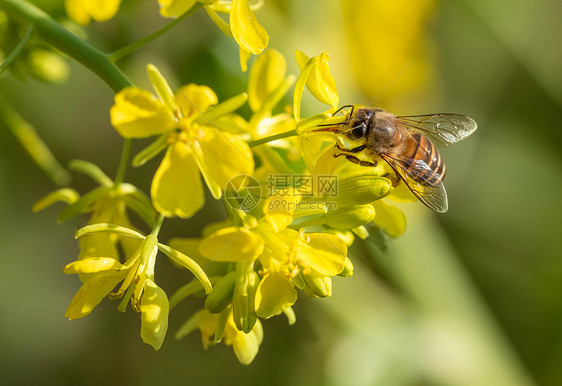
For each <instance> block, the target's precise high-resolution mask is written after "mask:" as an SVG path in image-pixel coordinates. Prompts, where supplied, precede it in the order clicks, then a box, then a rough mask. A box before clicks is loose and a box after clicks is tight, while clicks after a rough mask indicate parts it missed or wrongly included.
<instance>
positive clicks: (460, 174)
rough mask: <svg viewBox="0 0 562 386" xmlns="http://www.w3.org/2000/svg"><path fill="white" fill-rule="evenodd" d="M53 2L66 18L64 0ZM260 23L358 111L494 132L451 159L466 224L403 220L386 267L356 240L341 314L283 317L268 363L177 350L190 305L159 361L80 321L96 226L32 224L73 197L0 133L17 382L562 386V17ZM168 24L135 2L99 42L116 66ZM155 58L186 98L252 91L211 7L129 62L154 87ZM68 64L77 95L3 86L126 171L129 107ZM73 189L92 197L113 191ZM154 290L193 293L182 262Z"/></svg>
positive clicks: (414, 217)
mask: <svg viewBox="0 0 562 386" xmlns="http://www.w3.org/2000/svg"><path fill="white" fill-rule="evenodd" d="M36 3H38V4H39V5H40V6H42V7H44V9H46V10H48V11H49V12H50V13H51V14H55V15H57V16H60V17H62V16H63V8H62V3H61V2H60V1H54V0H51V1H48V0H44V1H36ZM256 15H257V18H258V20H259V21H260V23H261V24H262V25H263V26H265V27H266V29H267V30H268V32H269V34H270V45H269V46H270V47H272V48H276V49H278V50H279V51H281V52H282V53H283V54H284V55H285V56H286V58H287V60H288V62H289V68H290V71H291V72H292V73H298V68H297V67H296V63H295V61H294V50H295V49H300V50H302V51H304V52H305V53H306V54H307V55H309V56H313V55H318V54H320V53H321V52H322V51H326V50H327V51H329V52H330V54H331V69H332V73H333V75H334V78H335V80H336V84H337V86H338V90H339V92H340V100H341V104H342V105H343V104H349V103H355V104H361V103H363V104H373V105H376V106H379V107H382V108H385V109H387V110H390V111H392V112H394V113H396V114H403V115H413V114H422V113H429V112H458V113H463V114H466V115H469V116H471V117H473V118H474V119H475V120H476V121H477V122H478V124H479V129H478V131H477V132H476V134H474V135H473V136H471V137H470V138H469V139H467V140H465V141H463V142H461V143H460V144H458V145H456V146H454V147H452V148H450V149H447V150H444V151H443V156H444V158H445V160H446V161H447V166H448V177H447V180H446V186H447V189H448V193H449V201H450V209H449V212H448V213H447V214H444V215H436V214H434V213H431V212H430V210H429V209H427V208H425V207H423V206H422V205H421V204H419V203H414V204H404V205H403V206H401V207H402V208H403V209H404V211H405V213H406V216H407V219H408V229H407V231H406V234H405V235H404V236H402V237H400V238H398V239H396V240H392V241H390V242H389V248H388V251H387V253H382V252H381V251H380V250H379V249H378V248H376V247H375V246H374V245H373V243H371V242H365V243H357V244H356V245H355V246H354V247H353V249H352V251H351V255H352V257H353V259H354V261H355V262H356V273H355V275H354V277H353V278H347V279H342V278H336V279H335V281H334V295H333V296H332V297H331V298H329V299H322V300H310V299H305V298H304V297H301V298H300V300H299V302H298V303H297V305H296V307H295V311H296V314H297V324H296V325H294V326H292V327H291V326H288V325H287V323H286V319H285V318H284V317H278V318H274V319H271V320H268V321H266V322H265V323H264V330H265V338H264V341H263V343H262V345H261V349H260V353H259V354H258V357H257V358H256V360H255V361H254V362H253V364H252V365H250V366H249V367H244V366H242V365H240V364H239V363H238V362H237V360H236V358H235V356H234V354H233V353H232V350H231V348H228V347H225V346H224V345H219V346H217V347H214V348H212V349H210V350H207V351H204V350H203V349H202V347H201V342H200V337H199V335H198V334H192V335H191V336H189V337H188V338H187V339H185V340H182V341H175V340H174V339H173V336H172V335H173V332H174V331H175V330H176V329H177V327H178V326H179V325H180V324H181V323H182V322H183V321H184V320H185V319H186V318H187V317H189V315H191V313H192V312H193V311H194V310H195V309H196V308H197V304H195V303H196V302H192V303H191V304H190V302H184V304H181V305H180V306H179V307H177V309H175V310H174V312H173V313H172V314H171V321H170V330H169V334H168V337H167V339H166V341H165V342H164V345H163V347H162V349H161V350H160V352H155V351H154V350H153V349H152V348H151V347H149V346H148V345H145V344H143V343H142V341H141V339H140V337H139V328H140V322H139V318H138V315H136V314H134V313H132V312H127V313H126V314H120V313H117V312H115V304H113V303H111V302H109V301H107V300H106V301H104V302H103V303H102V304H101V305H100V306H99V307H98V308H97V309H96V310H95V312H94V313H93V314H92V315H90V316H88V317H87V318H85V319H82V320H78V321H73V322H68V321H67V320H66V319H65V318H64V311H65V309H66V307H67V305H68V304H69V302H70V300H71V299H72V297H73V296H74V293H75V292H76V290H77V289H78V288H79V286H80V283H79V282H78V280H77V278H76V277H74V276H65V275H63V274H62V272H61V269H62V267H63V266H64V265H65V264H67V263H68V262H70V261H72V260H74V259H75V258H76V256H77V254H78V248H77V244H76V242H75V241H74V240H73V239H72V234H73V232H74V230H75V229H76V228H78V227H80V226H81V225H82V224H83V222H84V221H85V218H80V219H76V220H74V221H71V222H69V223H65V224H63V225H57V224H56V219H55V218H56V215H57V213H58V211H59V210H60V209H61V207H60V206H57V207H53V208H50V209H48V210H46V211H44V212H41V213H39V214H32V213H31V205H32V203H33V202H35V201H36V200H37V199H38V198H40V197H42V196H44V195H45V194H47V193H48V192H50V191H52V190H54V189H55V188H56V186H55V185H54V184H53V183H52V182H51V181H50V180H49V179H48V178H47V177H46V176H45V175H44V174H43V173H42V172H41V171H40V170H39V169H38V167H37V166H36V164H34V163H33V161H32V160H31V159H30V157H29V156H28V155H27V154H25V153H24V151H22V148H21V146H20V144H19V143H18V142H17V141H16V139H15V138H14V137H13V135H12V134H11V133H10V132H9V131H8V130H6V128H5V127H4V126H0V203H1V204H0V205H1V206H0V214H1V216H0V218H1V222H0V248H1V249H0V250H1V259H0V270H1V272H2V280H1V281H0V283H1V284H0V286H1V287H0V289H1V291H2V293H3V295H2V297H1V299H2V300H1V302H2V303H1V309H2V317H1V319H0V334H1V341H2V350H1V354H0V382H1V383H2V384H99V383H102V382H103V383H107V384H117V383H125V384H147V385H149V384H157V383H163V384H193V385H214V384H225V383H233V382H234V383H235V384H244V385H254V384H255V385H257V384H268V385H269V384H270V385H278V384H279V385H285V384H296V385H304V384H306V385H343V384H346V385H484V384H486V385H529V384H540V385H560V384H562V370H561V368H562V328H561V324H562V280H561V279H562V253H561V252H560V249H561V242H560V235H561V234H562V226H561V225H560V224H561V221H560V219H559V217H560V216H561V215H562V199H561V192H562V173H561V171H560V170H561V169H560V168H561V167H562V161H561V160H562V159H561V157H560V149H561V146H562V137H561V136H560V135H559V131H560V125H561V122H562V109H561V105H562V87H561V86H562V71H560V68H562V39H561V37H562V24H560V23H559V19H560V16H562V3H560V2H559V1H555V0H542V1H540V2H535V1H531V0H514V1H510V2H506V1H501V0H486V1H485V0H470V1H469V0H466V1H460V0H451V1H439V2H438V1H415V0H409V1H406V0H400V1H395V2H387V1H382V0H380V1H378V0H377V1H360V0H354V1H343V0H342V1H336V0H330V1H327V0H307V1H299V0H287V1H281V0H278V1H270V0H266V1H265V5H264V7H263V9H261V10H260V11H257V13H256ZM165 23H166V21H165V20H164V19H162V18H161V17H160V16H159V15H158V13H157V4H156V1H155V0H154V1H148V0H146V1H135V0H130V1H125V2H124V4H123V5H122V8H121V10H120V12H119V14H118V16H117V17H116V18H115V19H113V20H112V21H109V22H107V23H103V24H92V25H90V26H89V27H87V28H86V31H87V33H88V36H89V39H90V40H91V41H92V42H93V43H94V44H95V45H96V46H98V47H100V48H101V49H103V50H106V51H111V50H113V49H116V48H119V47H121V46H123V45H125V44H127V43H129V42H131V41H133V40H135V39H138V38H140V37H142V36H144V35H146V34H148V33H150V32H151V31H153V30H155V29H157V28H158V27H160V26H162V25H163V24H165ZM148 62H150V63H154V64H155V65H157V66H158V67H159V68H160V70H161V71H162V72H163V73H165V74H167V76H168V77H169V78H170V79H171V81H172V83H174V84H175V85H177V86H179V85H181V84H185V83H188V82H195V83H199V84H207V85H209V86H211V87H212V88H213V89H214V90H215V91H216V92H217V94H218V95H219V98H220V99H224V98H227V97H230V96H233V95H235V94H237V93H239V92H241V91H244V89H245V87H246V84H247V76H248V75H247V73H242V72H241V71H240V69H239V65H238V52H237V47H236V45H235V43H234V41H232V40H231V39H228V38H226V37H225V36H224V35H222V34H221V33H220V32H219V31H218V29H217V28H216V27H215V26H214V25H213V24H212V23H211V22H210V20H209V19H208V18H207V16H206V15H205V14H204V13H203V12H199V13H197V14H196V15H195V16H193V17H191V18H190V19H188V20H187V21H185V22H184V23H182V24H181V25H180V26H179V27H177V28H175V29H173V30H172V31H171V32H169V33H168V34H166V35H165V36H163V37H162V38H160V39H158V40H156V41H154V42H153V43H151V44H149V45H148V46H146V47H144V48H142V49H141V50H139V51H138V52H137V53H135V54H133V55H131V56H130V57H127V58H125V59H123V60H122V61H120V62H119V65H120V66H121V68H123V70H124V71H125V72H126V73H127V74H128V75H129V76H130V77H131V79H132V80H133V81H134V82H135V84H137V85H139V86H144V87H148V81H147V77H146V75H145V66H146V63H148ZM69 64H70V74H69V79H68V80H67V81H66V82H65V83H62V84H59V85H48V84H45V83H40V82H38V81H35V80H32V79H29V78H28V79H22V78H21V77H17V76H14V74H10V73H5V74H3V75H2V76H1V77H0V90H1V92H2V94H3V95H4V96H5V97H6V98H7V99H9V101H10V103H11V104H13V106H15V109H16V110H17V111H18V112H19V113H21V114H22V115H23V116H24V117H25V118H26V119H27V120H29V122H31V123H32V124H33V125H34V126H35V127H36V129H37V130H38V132H39V133H40V135H41V137H42V138H43V139H44V141H45V142H46V143H47V144H48V145H49V147H50V148H51V149H52V150H53V152H54V153H55V155H56V156H57V157H58V158H59V160H60V161H61V162H62V163H63V164H66V163H67V162H68V161H69V160H71V159H75V158H79V159H85V160H89V161H92V162H95V163H96V164H98V165H100V167H101V168H102V169H103V170H105V171H106V172H107V173H108V174H109V175H114V174H115V171H116V167H117V164H118V160H119V155H120V151H121V145H122V139H121V138H120V137H119V136H118V135H117V134H116V132H115V131H114V130H113V129H112V128H111V126H110V124H109V114H108V110H109V107H110V106H111V105H112V100H113V99H112V98H113V94H112V92H111V90H110V89H109V88H108V87H107V86H106V85H105V84H103V83H102V82H101V81H100V80H99V79H97V78H96V77H95V76H94V75H92V74H91V73H89V72H88V71H87V70H85V69H84V68H82V67H81V66H79V65H77V64H76V63H74V62H72V61H71V60H69ZM381 92H382V93H381ZM378 94H380V95H378ZM374 97H376V98H375V99H374V100H373V98H374ZM318 108H319V106H317V105H310V106H305V112H306V113H309V114H312V113H315V112H318V111H320V110H318ZM144 145H146V143H145V142H143V141H137V142H136V143H134V145H133V146H134V147H133V151H134V152H135V153H136V151H138V150H140V149H141V148H142V147H143V146H144ZM157 164H158V163H157V160H153V161H152V162H150V163H149V164H148V165H147V166H145V167H144V168H140V169H132V168H131V169H129V170H128V171H127V176H126V180H128V181H130V182H133V183H135V184H136V185H137V186H139V187H141V188H143V189H145V191H146V190H148V187H149V184H150V177H151V174H152V173H153V172H154V170H155V168H156V167H157ZM73 177H74V180H73V186H75V187H76V188H77V189H78V190H79V191H80V192H81V193H84V192H87V191H88V190H90V189H92V188H93V187H94V185H93V183H92V182H91V181H90V180H88V179H87V178H85V177H83V176H80V175H74V176H73ZM223 216H224V214H223V213H222V210H221V208H220V205H213V204H211V205H208V208H207V209H206V210H205V211H204V212H201V213H199V214H198V215H197V216H196V217H194V218H193V219H192V220H189V221H179V220H172V221H170V222H167V223H166V225H165V229H164V230H163V233H162V235H163V237H164V239H166V238H167V237H170V236H172V235H174V236H175V235H180V236H194V237H196V236H198V233H199V229H200V225H201V224H202V223H209V222H212V221H215V220H219V219H221V218H223ZM156 275H157V276H158V278H159V281H160V282H162V283H164V284H163V287H164V289H165V290H166V291H167V292H168V293H171V292H173V291H174V290H175V289H177V288H178V287H179V286H181V285H182V284H184V283H185V282H186V280H189V279H190V277H189V275H188V274H187V273H186V272H184V271H177V270H176V269H175V268H174V267H172V266H171V264H169V263H168V262H166V261H165V260H164V259H161V260H160V264H158V266H157V273H156Z"/></svg>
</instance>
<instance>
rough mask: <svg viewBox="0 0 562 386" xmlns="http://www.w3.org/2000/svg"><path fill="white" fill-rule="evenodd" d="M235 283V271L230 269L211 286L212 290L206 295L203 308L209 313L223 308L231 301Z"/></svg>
mask: <svg viewBox="0 0 562 386" xmlns="http://www.w3.org/2000/svg"><path fill="white" fill-rule="evenodd" d="M235 285H236V272H234V271H232V272H230V273H229V274H227V275H226V276H223V277H222V278H221V279H220V280H219V281H217V282H216V283H215V285H214V286H213V291H212V292H211V293H210V294H209V296H207V300H206V301H205V308H206V309H208V310H209V312H211V313H217V312H221V311H222V310H224V309H225V308H226V307H227V306H228V305H229V304H230V303H231V302H232V296H233V294H234V286H235Z"/></svg>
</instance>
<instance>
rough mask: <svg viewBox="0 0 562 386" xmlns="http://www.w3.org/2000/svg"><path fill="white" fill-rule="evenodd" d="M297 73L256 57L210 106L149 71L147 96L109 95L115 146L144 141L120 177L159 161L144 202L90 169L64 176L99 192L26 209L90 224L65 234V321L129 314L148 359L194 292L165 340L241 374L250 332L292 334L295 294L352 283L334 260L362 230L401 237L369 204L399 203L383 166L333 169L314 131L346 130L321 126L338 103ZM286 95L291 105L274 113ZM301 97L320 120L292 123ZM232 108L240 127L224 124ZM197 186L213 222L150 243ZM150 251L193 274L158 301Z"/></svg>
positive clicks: (343, 261) (257, 336)
mask: <svg viewBox="0 0 562 386" xmlns="http://www.w3.org/2000/svg"><path fill="white" fill-rule="evenodd" d="M297 61H298V63H299V65H300V67H301V73H300V75H299V76H298V77H297V78H295V77H294V76H292V75H287V73H286V67H287V65H286V62H285V58H284V57H283V56H282V55H281V54H280V53H279V52H277V51H275V50H272V49H270V50H268V51H265V52H264V53H263V54H262V55H260V56H259V57H258V58H257V59H256V60H255V62H254V64H253V66H252V69H251V71H250V77H249V85H248V90H247V92H243V93H240V94H239V95H236V96H234V97H232V98H230V99H227V100H226V101H223V102H220V103H219V101H218V98H217V96H216V94H215V93H214V92H213V90H211V89H210V88H209V87H207V86H204V85H196V84H187V85H185V86H182V87H179V88H177V89H176V90H175V91H174V90H173V88H174V87H173V86H171V85H170V84H169V82H168V81H167V80H166V78H165V77H164V75H162V74H161V73H160V72H159V71H158V69H157V68H156V67H154V66H153V65H148V67H147V72H148V77H149V79H150V82H151V84H152V86H153V88H154V94H153V93H151V92H150V91H147V90H144V89H141V88H138V87H127V88H125V89H123V90H122V91H120V92H119V93H117V94H116V96H115V103H114V105H113V106H112V107H111V110H110V116H111V122H112V124H113V126H114V127H115V130H117V132H118V133H119V134H121V135H122V136H123V137H125V138H127V139H129V140H130V139H132V138H143V137H150V136H154V137H156V139H155V141H154V142H153V143H152V144H150V145H149V146H148V147H146V148H145V149H144V150H142V151H140V152H139V153H138V154H137V155H136V156H135V157H134V159H133V165H134V166H137V167H139V166H142V165H144V164H145V163H146V162H147V161H148V160H150V159H151V158H153V157H155V156H156V155H157V154H159V153H160V152H165V155H164V157H163V159H162V161H161V163H160V166H159V167H158V168H157V170H156V172H155V174H154V177H153V180H152V186H151V189H150V193H151V194H150V199H149V198H148V197H147V196H145V195H144V194H143V193H142V192H140V191H139V190H138V189H136V188H135V187H134V186H132V185H130V184H127V183H121V182H116V181H112V180H111V179H110V178H109V177H107V176H106V175H105V174H104V173H103V172H102V171H101V170H99V168H97V167H95V166H94V165H92V164H89V163H87V162H84V161H74V162H73V163H72V164H71V167H72V168H73V169H74V170H76V171H80V172H83V173H86V174H88V175H90V176H91V177H92V178H93V179H94V180H95V181H96V182H97V183H99V185H100V186H99V187H98V188H96V189H94V190H93V191H91V192H89V193H87V194H85V195H83V196H82V197H80V196H79V194H78V193H77V192H75V191H73V190H69V189H61V190H59V191H56V192H54V193H52V194H51V195H49V196H47V197H46V198H45V199H43V200H42V201H40V202H39V203H38V204H37V206H36V208H35V209H42V208H44V207H45V206H47V205H49V204H51V203H52V202H54V201H57V200H59V201H65V202H67V203H68V204H69V205H68V206H67V208H66V209H65V210H64V211H63V212H62V213H61V215H60V216H59V220H61V221H64V220H66V219H68V218H71V217H73V216H75V215H78V214H80V213H84V212H89V213H91V217H90V220H89V222H88V223H89V225H87V226H86V227H84V228H82V229H81V230H79V231H78V232H77V234H76V237H79V238H80V247H81V253H80V256H79V257H78V260H77V261H75V262H73V263H70V264H68V265H67V266H66V267H65V268H64V272H65V273H68V274H71V273H76V274H79V275H80V278H81V279H82V281H83V282H84V284H83V286H82V287H81V288H80V290H79V291H78V293H77V294H76V296H75V297H74V299H73V300H72V302H71V304H70V305H69V307H68V310H67V312H66V316H67V317H68V318H69V319H78V318H81V317H84V316H86V315H88V314H89V313H91V312H92V310H93V309H94V308H95V306H96V305H97V304H99V303H100V302H101V301H102V300H103V299H104V298H105V297H109V298H110V299H121V302H120V305H119V306H118V309H119V310H120V311H124V310H125V309H126V307H127V304H129V302H130V304H131V306H132V309H133V310H134V311H137V312H140V314H141V320H142V327H141V337H142V339H143V341H145V342H146V343H149V344H150V345H152V346H153V347H154V348H155V349H159V348H160V346H161V345H162V342H163V340H164V337H165V335H166V330H167V325H168V314H169V311H170V310H171V309H173V308H174V307H176V306H177V305H178V303H179V302H180V301H182V300H184V299H185V298H187V297H188V296H189V295H192V294H195V293H202V292H204V293H206V294H207V296H206V298H205V302H204V305H202V308H201V310H200V311H198V312H196V313H195V314H194V315H193V316H192V317H191V318H189V319H188V320H187V321H186V322H185V323H184V325H183V326H182V327H181V328H180V329H179V330H178V331H177V332H176V334H175V336H176V338H178V339H179V338H181V337H183V336H185V335H187V334H188V333H190V332H192V331H194V330H199V331H200V332H201V336H202V339H203V345H204V347H209V346H210V345H213V344H216V343H219V342H224V343H226V344H227V345H232V346H233V349H234V352H235V354H236V356H237V358H238V359H239V361H240V362H241V363H243V364H249V363H251V362H252V361H253V359H254V357H255V356H256V354H257V352H258V350H259V346H260V343H261V341H262V339H263V325H262V321H263V320H265V319H269V318H271V317H274V316H276V315H279V314H285V315H286V316H287V317H288V319H289V322H290V323H291V324H292V323H294V322H295V320H296V316H295V313H294V311H293V309H292V307H293V305H294V304H295V302H296V301H297V299H298V295H299V293H302V294H304V295H306V296H310V297H320V298H324V297H329V296H331V294H332V278H333V277H335V276H341V277H347V276H351V275H352V274H353V264H352V262H351V260H350V258H349V257H348V254H347V251H348V247H349V246H350V245H351V244H352V243H353V242H354V239H355V238H356V237H360V238H366V237H368V235H369V227H373V226H377V227H379V228H381V229H383V230H384V231H386V232H387V233H388V234H389V235H391V236H398V235H399V234H400V233H401V232H402V231H403V230H404V226H405V222H404V217H403V215H402V213H401V212H400V211H399V210H398V209H397V208H395V207H394V206H392V205H391V204H389V203H387V202H385V201H383V200H382V199H383V198H385V197H393V196H394V198H395V199H396V198H398V199H399V198H400V195H401V194H400V185H398V187H397V186H396V182H395V179H392V178H387V176H388V175H389V173H391V171H390V170H388V167H385V166H384V165H379V166H377V167H374V168H365V167H361V166H358V165H356V164H353V163H350V162H348V161H346V160H342V159H341V157H340V158H337V157H335V149H337V148H336V147H335V146H334V145H335V143H336V141H342V140H343V139H341V138H337V137H335V136H334V134H331V133H326V132H318V131H317V130H315V128H317V126H318V125H319V124H323V125H325V124H331V123H334V124H337V122H341V121H342V119H346V117H345V115H335V116H334V112H335V110H336V109H337V106H338V103H339V97H338V94H337V91H336V87H335V83H334V81H333V78H332V76H331V75H330V70H329V62H328V54H327V53H323V54H321V55H319V56H317V57H313V58H309V57H307V56H306V55H304V54H303V53H301V52H297ZM293 84H294V86H295V87H294V93H293V105H292V106H287V107H286V108H285V109H284V110H282V111H284V112H282V113H277V114H276V113H274V112H273V111H274V110H279V109H278V108H277V107H278V105H279V103H280V101H281V100H282V98H283V97H284V95H285V94H286V93H287V92H288V91H289V89H290V88H291V86H293ZM305 88H307V89H308V90H309V91H310V93H311V94H312V95H313V96H314V97H315V98H316V99H318V100H319V101H321V102H323V103H325V104H327V105H328V106H329V108H328V110H327V111H325V112H322V113H319V114H316V115H313V116H309V117H306V118H301V114H300V103H301V100H302V98H303V95H304V91H305ZM246 102H248V104H249V106H250V109H251V111H252V113H251V115H250V116H249V117H243V116H241V115H240V114H238V113H237V112H236V111H237V110H238V109H239V108H240V107H241V106H242V105H244V104H245V103H246ZM255 165H259V167H257V168H255ZM203 181H204V183H203ZM393 184H394V185H393ZM204 186H206V187H207V188H208V190H209V191H210V193H211V195H212V196H213V198H214V199H216V200H219V199H222V200H223V201H224V202H225V204H226V205H225V207H226V208H227V218H226V219H225V220H224V221H222V222H219V223H215V224H209V225H208V226H207V227H206V228H205V229H204V231H203V234H202V237H201V238H195V239H186V238H178V237H176V238H173V239H172V240H170V241H169V243H168V244H163V243H161V242H159V240H158V233H159V230H160V227H161V226H162V223H163V221H164V219H165V218H167V217H176V216H177V217H180V218H184V219H189V218H190V217H192V216H193V215H194V214H195V213H197V212H198V211H199V210H200V209H201V208H202V206H203V205H204V203H205V198H204ZM127 209H128V210H130V211H132V212H134V213H136V214H137V215H138V216H139V217H140V218H141V219H143V220H144V222H145V223H146V225H147V226H149V227H150V228H151V229H152V231H151V232H150V233H149V234H148V235H146V236H145V235H143V234H142V233H141V232H140V231H138V230H137V229H135V228H134V227H133V226H132V225H131V222H130V221H129V219H128V215H127ZM157 216H158V219H156V217H157ZM158 251H161V252H163V253H164V254H165V255H167V256H169V257H170V258H171V259H172V260H173V261H175V262H176V263H177V264H178V265H180V266H183V267H185V268H187V269H188V270H189V271H191V272H192V273H193V274H194V275H195V279H194V280H192V281H190V282H188V283H187V284H186V285H185V286H183V287H182V288H180V289H178V290H177V292H176V293H175V294H173V295H172V296H171V297H170V299H168V297H167V295H166V293H165V292H164V290H163V289H162V288H161V287H160V286H159V285H157V284H156V283H157V280H156V279H155V275H154V267H155V264H156V256H157V254H158Z"/></svg>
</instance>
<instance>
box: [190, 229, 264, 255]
mask: <svg viewBox="0 0 562 386" xmlns="http://www.w3.org/2000/svg"><path fill="white" fill-rule="evenodd" d="M263 247H264V242H263V240H262V239H261V237H259V236H258V235H256V234H255V233H253V232H251V231H249V230H247V229H244V228H238V227H227V228H223V229H219V230H218V231H216V232H214V233H212V234H211V235H210V236H208V237H205V238H204V239H203V240H201V244H199V252H201V254H202V255H203V256H205V257H206V258H207V259H209V260H212V261H253V260H255V259H256V258H257V257H258V256H259V255H261V253H262V251H263Z"/></svg>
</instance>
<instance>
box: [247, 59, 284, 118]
mask: <svg viewBox="0 0 562 386" xmlns="http://www.w3.org/2000/svg"><path fill="white" fill-rule="evenodd" d="M286 73H287V62H286V61H285V58H284V57H283V55H281V53H279V51H276V50H273V49H269V50H267V51H266V52H264V53H263V55H260V56H258V57H257V58H256V60H255V61H254V63H253V64H252V70H251V71H250V79H249V81H248V103H249V104H250V107H251V108H252V110H253V111H257V110H259V109H260V107H261V106H262V105H263V102H264V101H265V98H266V97H267V96H268V95H269V94H271V93H272V92H273V90H275V89H276V88H277V87H279V85H280V84H281V82H283V80H284V79H285V75H286Z"/></svg>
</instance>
